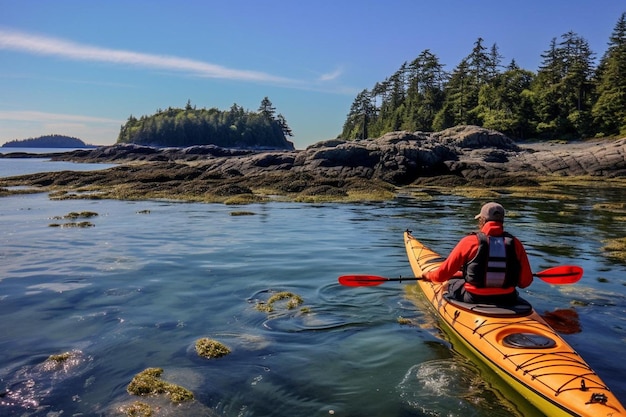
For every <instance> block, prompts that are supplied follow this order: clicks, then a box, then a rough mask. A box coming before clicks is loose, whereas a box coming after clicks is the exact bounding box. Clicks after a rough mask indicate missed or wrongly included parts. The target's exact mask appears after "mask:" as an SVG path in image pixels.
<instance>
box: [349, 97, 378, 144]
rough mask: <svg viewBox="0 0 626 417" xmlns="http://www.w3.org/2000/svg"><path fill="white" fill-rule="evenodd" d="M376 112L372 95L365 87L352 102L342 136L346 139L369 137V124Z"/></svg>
mask: <svg viewBox="0 0 626 417" xmlns="http://www.w3.org/2000/svg"><path fill="white" fill-rule="evenodd" d="M375 114H376V112H375V108H374V105H373V104H372V97H371V95H370V92H369V91H368V90H367V89H365V90H363V91H361V92H360V93H359V94H358V95H357V96H356V98H355V99H354V101H353V102H352V106H350V112H349V113H348V117H347V119H346V122H345V123H344V125H343V131H342V134H341V136H342V137H343V138H346V139H357V138H367V137H368V126H369V124H370V122H371V120H372V119H374V118H375Z"/></svg>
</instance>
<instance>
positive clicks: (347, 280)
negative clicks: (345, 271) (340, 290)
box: [338, 275, 389, 287]
mask: <svg viewBox="0 0 626 417" xmlns="http://www.w3.org/2000/svg"><path fill="white" fill-rule="evenodd" d="M338 280H339V283H340V284H341V285H345V286H346V287H375V286H377V285H380V284H382V283H383V282H386V281H389V279H388V278H385V277H379V276H376V275H342V276H340V277H339V278H338Z"/></svg>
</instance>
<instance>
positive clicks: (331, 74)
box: [319, 68, 343, 81]
mask: <svg viewBox="0 0 626 417" xmlns="http://www.w3.org/2000/svg"><path fill="white" fill-rule="evenodd" d="M341 74H343V69H342V68H337V69H336V70H334V71H333V72H329V73H326V74H322V75H321V76H320V77H319V80H320V81H333V80H336V79H337V78H339V77H340V76H341Z"/></svg>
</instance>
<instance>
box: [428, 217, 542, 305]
mask: <svg viewBox="0 0 626 417" xmlns="http://www.w3.org/2000/svg"><path fill="white" fill-rule="evenodd" d="M481 231H482V232H483V233H484V234H486V235H488V236H502V233H504V226H503V225H502V223H498V222H487V223H486V224H485V225H484V226H483V228H482V229H481ZM513 242H514V245H515V253H516V254H517V259H518V260H519V262H520V265H521V270H520V277H519V284H518V286H519V287H520V288H526V287H528V286H529V285H530V284H532V282H533V273H532V271H531V269H530V263H529V262H528V255H527V254H526V250H525V249H524V246H523V245H522V242H520V241H519V240H518V239H517V238H513ZM477 252H478V237H477V236H476V235H468V236H465V237H464V238H463V239H461V240H460V241H459V243H457V245H456V246H455V247H454V249H452V252H450V255H449V256H448V258H447V259H446V260H445V261H444V262H443V263H442V264H441V265H440V266H439V268H438V269H436V270H434V271H430V272H427V273H426V275H425V277H426V278H427V279H429V280H430V281H433V282H445V281H447V280H449V279H450V278H452V277H453V276H454V275H455V274H457V273H458V272H459V271H461V270H462V268H463V266H464V265H465V264H466V263H467V262H469V261H471V260H472V259H473V258H474V257H475V256H476V253H477ZM457 276H458V275H457ZM465 290H466V291H468V292H471V293H473V294H477V295H500V294H509V293H511V292H513V291H515V288H512V287H511V288H476V287H474V286H473V285H471V284H469V283H467V282H466V283H465Z"/></svg>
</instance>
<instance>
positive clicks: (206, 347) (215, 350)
mask: <svg viewBox="0 0 626 417" xmlns="http://www.w3.org/2000/svg"><path fill="white" fill-rule="evenodd" d="M196 353H197V354H198V355H199V356H202V357H203V358H208V359H213V358H221V357H222V356H226V355H228V354H229V353H230V349H229V348H228V347H227V346H225V345H223V344H222V343H220V342H218V341H217V340H212V339H209V338H206V337H203V338H202V339H198V340H197V341H196Z"/></svg>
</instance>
